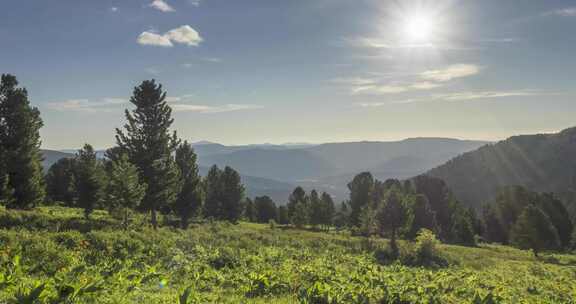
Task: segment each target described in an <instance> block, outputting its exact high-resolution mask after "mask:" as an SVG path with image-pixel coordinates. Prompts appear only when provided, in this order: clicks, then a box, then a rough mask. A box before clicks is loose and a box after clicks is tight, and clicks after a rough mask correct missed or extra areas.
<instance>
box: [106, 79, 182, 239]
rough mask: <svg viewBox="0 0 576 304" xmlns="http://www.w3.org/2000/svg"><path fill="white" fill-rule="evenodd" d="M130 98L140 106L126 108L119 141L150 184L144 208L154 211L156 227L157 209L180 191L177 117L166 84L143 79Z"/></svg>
mask: <svg viewBox="0 0 576 304" xmlns="http://www.w3.org/2000/svg"><path fill="white" fill-rule="evenodd" d="M130 102H131V103H132V104H134V105H135V106H136V109H134V110H133V111H131V112H130V111H128V110H126V111H125V115H126V120H127V123H126V124H125V125H124V129H125V130H124V131H122V130H120V129H116V141H117V144H118V146H119V147H120V149H122V151H125V152H126V153H127V154H128V157H129V158H130V162H131V163H133V164H134V165H135V166H136V167H137V168H138V171H139V174H140V178H141V181H143V182H144V183H145V184H146V185H147V188H146V195H145V196H144V199H143V201H142V204H141V208H142V209H143V210H144V211H147V212H150V216H151V222H152V226H153V227H154V229H156V228H157V227H158V222H157V219H156V213H157V211H158V210H160V209H161V208H162V207H164V206H170V205H172V203H173V202H174V201H175V200H176V198H177V194H178V192H179V185H180V183H179V178H178V170H177V168H176V165H175V164H174V160H173V157H172V154H173V152H175V150H176V147H177V146H178V145H179V140H178V138H177V136H176V132H173V133H170V127H171V125H172V123H173V121H174V120H173V119H172V109H171V108H170V106H169V105H168V103H167V102H166V93H165V92H164V91H163V90H162V85H159V84H156V82H155V81H154V80H147V81H144V82H142V84H140V85H139V86H138V87H136V88H134V93H133V95H132V97H131V98H130Z"/></svg>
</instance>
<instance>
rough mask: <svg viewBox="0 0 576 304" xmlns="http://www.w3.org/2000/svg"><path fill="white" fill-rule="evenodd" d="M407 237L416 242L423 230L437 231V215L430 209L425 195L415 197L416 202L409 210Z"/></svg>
mask: <svg viewBox="0 0 576 304" xmlns="http://www.w3.org/2000/svg"><path fill="white" fill-rule="evenodd" d="M408 212H409V216H408V231H407V237H408V238H409V239H411V240H414V239H415V238H416V237H417V236H418V232H419V231H420V230H421V229H428V230H430V231H437V230H438V227H437V226H436V214H435V213H434V211H432V208H430V204H429V203H428V199H427V198H426V196H425V195H422V194H418V195H416V196H414V201H413V202H412V205H411V206H410V208H409V211H408Z"/></svg>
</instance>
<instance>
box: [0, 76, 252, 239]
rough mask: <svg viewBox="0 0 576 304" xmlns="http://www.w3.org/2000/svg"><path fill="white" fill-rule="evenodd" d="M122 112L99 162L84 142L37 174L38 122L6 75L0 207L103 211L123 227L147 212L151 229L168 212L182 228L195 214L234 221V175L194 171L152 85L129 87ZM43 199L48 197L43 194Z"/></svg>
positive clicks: (237, 214)
mask: <svg viewBox="0 0 576 304" xmlns="http://www.w3.org/2000/svg"><path fill="white" fill-rule="evenodd" d="M130 102H131V103H132V104H133V105H134V106H135V109H134V110H132V111H128V110H126V111H125V115H126V121H127V123H126V124H125V125H124V127H123V128H122V129H117V130H116V143H117V146H116V147H113V148H111V149H108V150H107V151H106V157H105V159H103V160H101V159H98V157H97V155H96V152H95V151H94V149H93V148H92V146H90V145H89V144H86V145H85V146H84V147H83V148H82V149H81V150H79V151H78V153H77V154H76V156H75V157H74V158H69V159H68V158H65V159H61V160H60V161H58V162H57V163H56V164H54V165H53V166H52V167H51V168H50V169H49V171H48V173H47V174H46V176H45V177H44V175H43V172H42V165H41V160H42V158H41V153H40V133H39V131H40V128H41V127H42V120H41V118H40V112H39V111H38V109H37V108H34V107H32V106H31V105H30V102H29V100H28V94H27V91H26V90H25V89H23V88H20V87H18V82H17V80H16V78H15V77H14V76H12V75H2V79H1V83H0V203H1V204H2V205H5V206H6V207H7V208H14V209H31V208H34V207H36V206H39V205H41V204H50V203H57V202H58V203H61V204H63V205H65V206H69V207H79V208H83V209H84V215H85V216H86V218H89V216H90V214H91V213H92V211H93V210H94V209H95V208H102V209H107V210H109V211H110V212H111V213H112V214H115V215H118V216H119V217H121V218H122V219H123V222H124V224H126V225H127V223H128V221H129V217H130V214H131V213H132V212H133V211H140V212H148V213H149V214H150V218H151V223H152V226H153V227H154V228H156V227H157V226H158V219H157V213H158V212H162V213H173V214H175V215H177V216H179V217H180V219H181V220H180V222H181V225H182V227H184V228H185V227H186V226H187V225H188V222H189V220H190V219H191V218H192V217H194V216H199V215H204V216H206V217H211V218H214V219H217V220H228V221H231V222H236V221H238V220H239V219H240V218H241V216H242V200H243V198H244V186H243V185H242V183H241V180H240V175H239V174H238V172H236V171H235V170H234V169H232V168H229V167H226V168H224V169H223V170H220V169H219V168H217V167H216V166H214V167H213V168H211V170H210V172H209V174H208V175H207V176H206V178H205V179H202V178H201V177H200V176H199V174H198V165H197V161H196V154H195V153H194V150H193V149H192V146H191V145H190V144H189V143H187V142H186V141H182V140H180V139H179V138H178V137H177V135H176V132H172V131H171V130H170V127H171V125H172V123H173V121H174V120H173V118H172V110H171V108H170V107H169V105H168V104H167V102H166V92H164V91H163V90H162V86H161V85H159V84H157V83H156V82H155V81H154V80H152V81H144V82H142V84H141V85H139V86H138V87H136V88H135V89H134V91H133V95H132V97H131V98H130ZM46 194H47V195H46Z"/></svg>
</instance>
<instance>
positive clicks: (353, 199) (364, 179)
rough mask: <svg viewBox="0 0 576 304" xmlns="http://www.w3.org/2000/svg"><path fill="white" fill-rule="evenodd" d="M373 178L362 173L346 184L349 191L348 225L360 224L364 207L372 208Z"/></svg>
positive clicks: (367, 173)
mask: <svg viewBox="0 0 576 304" xmlns="http://www.w3.org/2000/svg"><path fill="white" fill-rule="evenodd" d="M374 184H375V182H374V178H373V177H372V174H370V172H363V173H360V174H358V175H356V176H355V177H354V179H353V180H352V181H351V182H350V183H348V189H349V190H350V209H351V211H350V224H351V225H352V226H358V225H359V224H360V213H361V211H362V210H363V209H364V207H367V206H370V207H373V206H372V205H373V191H374Z"/></svg>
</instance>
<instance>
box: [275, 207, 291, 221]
mask: <svg viewBox="0 0 576 304" xmlns="http://www.w3.org/2000/svg"><path fill="white" fill-rule="evenodd" d="M277 221H278V224H280V225H288V224H290V217H289V216H288V208H287V207H286V206H280V207H278V220H277Z"/></svg>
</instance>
